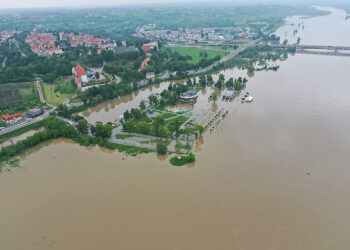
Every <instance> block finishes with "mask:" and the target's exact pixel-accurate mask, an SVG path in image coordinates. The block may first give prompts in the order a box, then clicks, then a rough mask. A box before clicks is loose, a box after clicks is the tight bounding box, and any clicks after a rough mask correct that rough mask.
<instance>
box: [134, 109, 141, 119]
mask: <svg viewBox="0 0 350 250" xmlns="http://www.w3.org/2000/svg"><path fill="white" fill-rule="evenodd" d="M131 114H132V116H133V117H134V118H135V119H136V120H139V119H140V118H141V116H142V111H141V109H132V110H131Z"/></svg>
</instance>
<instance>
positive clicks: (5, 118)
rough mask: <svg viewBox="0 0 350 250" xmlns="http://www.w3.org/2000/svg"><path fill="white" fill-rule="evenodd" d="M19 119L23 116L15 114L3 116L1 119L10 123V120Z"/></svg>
mask: <svg viewBox="0 0 350 250" xmlns="http://www.w3.org/2000/svg"><path fill="white" fill-rule="evenodd" d="M18 117H22V114H20V113H16V114H13V115H2V116H1V119H3V120H5V121H8V120H12V119H16V118H18Z"/></svg>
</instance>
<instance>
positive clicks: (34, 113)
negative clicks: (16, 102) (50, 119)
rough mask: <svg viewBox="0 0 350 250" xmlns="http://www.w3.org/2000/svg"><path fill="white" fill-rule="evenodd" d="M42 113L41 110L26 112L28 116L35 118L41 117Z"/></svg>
mask: <svg viewBox="0 0 350 250" xmlns="http://www.w3.org/2000/svg"><path fill="white" fill-rule="evenodd" d="M42 113H44V111H43V109H41V108H40V109H37V110H32V111H30V112H28V115H29V116H36V115H41V114H42Z"/></svg>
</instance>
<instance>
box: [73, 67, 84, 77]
mask: <svg viewBox="0 0 350 250" xmlns="http://www.w3.org/2000/svg"><path fill="white" fill-rule="evenodd" d="M75 72H76V73H77V76H78V77H80V76H82V75H86V71H85V69H84V68H83V67H81V66H80V65H79V64H78V65H77V66H76V67H75Z"/></svg>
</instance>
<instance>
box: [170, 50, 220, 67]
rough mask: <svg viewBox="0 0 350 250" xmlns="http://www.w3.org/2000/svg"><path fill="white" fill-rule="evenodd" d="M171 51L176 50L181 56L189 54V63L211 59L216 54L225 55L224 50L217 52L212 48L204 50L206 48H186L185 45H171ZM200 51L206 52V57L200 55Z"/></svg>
mask: <svg viewBox="0 0 350 250" xmlns="http://www.w3.org/2000/svg"><path fill="white" fill-rule="evenodd" d="M170 49H171V50H173V51H176V52H178V53H179V54H180V55H181V56H191V57H192V60H190V61H188V62H189V63H193V64H197V63H198V62H199V61H200V60H201V59H211V58H214V57H216V56H218V55H219V56H221V57H223V56H225V54H226V53H225V52H219V51H214V50H206V49H200V48H186V47H172V48H170ZM201 52H202V53H204V52H206V53H207V54H208V57H206V58H205V57H203V56H202V57H201V55H200V54H201Z"/></svg>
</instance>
